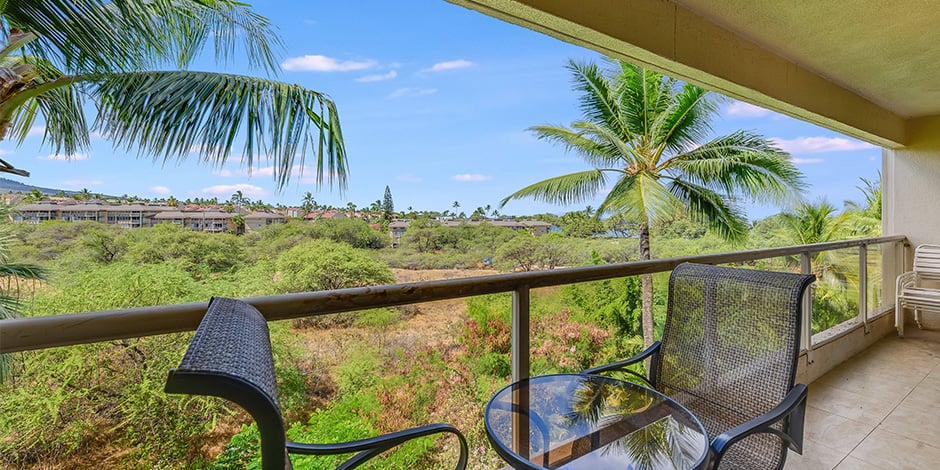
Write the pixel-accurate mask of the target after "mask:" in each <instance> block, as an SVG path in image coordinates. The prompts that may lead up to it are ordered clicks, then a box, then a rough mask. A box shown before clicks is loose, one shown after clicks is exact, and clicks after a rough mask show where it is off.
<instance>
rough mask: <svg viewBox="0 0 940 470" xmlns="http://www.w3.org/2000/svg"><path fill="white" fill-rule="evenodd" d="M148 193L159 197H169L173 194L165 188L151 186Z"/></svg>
mask: <svg viewBox="0 0 940 470" xmlns="http://www.w3.org/2000/svg"><path fill="white" fill-rule="evenodd" d="M150 192H152V193H156V194H159V195H161V196H169V195H170V194H172V193H173V191H171V190H170V188H168V187H166V186H152V187H151V188H150Z"/></svg>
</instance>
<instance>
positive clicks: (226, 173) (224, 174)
mask: <svg viewBox="0 0 940 470" xmlns="http://www.w3.org/2000/svg"><path fill="white" fill-rule="evenodd" d="M212 174H214V175H216V176H221V177H223V178H228V177H231V176H235V173H234V172H232V170H229V169H226V168H219V169H218V170H216V171H213V172H212Z"/></svg>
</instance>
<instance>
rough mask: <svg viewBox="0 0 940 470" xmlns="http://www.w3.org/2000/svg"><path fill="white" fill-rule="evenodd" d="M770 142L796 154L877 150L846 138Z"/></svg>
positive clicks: (772, 138) (809, 138) (869, 145)
mask: <svg viewBox="0 0 940 470" xmlns="http://www.w3.org/2000/svg"><path fill="white" fill-rule="evenodd" d="M770 140H771V142H773V143H774V144H776V145H777V146H778V147H780V148H781V149H783V150H784V151H786V152H790V153H796V154H802V153H820V152H847V151H852V150H865V149H873V148H877V147H875V146H874V145H872V144H869V143H867V142H862V141H858V140H853V139H846V138H844V137H797V138H795V139H781V138H779V137H771V138H770Z"/></svg>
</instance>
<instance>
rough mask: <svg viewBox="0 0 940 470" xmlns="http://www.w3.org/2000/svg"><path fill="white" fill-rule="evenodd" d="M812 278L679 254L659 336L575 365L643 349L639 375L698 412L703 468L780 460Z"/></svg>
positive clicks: (795, 399) (795, 393)
mask: <svg viewBox="0 0 940 470" xmlns="http://www.w3.org/2000/svg"><path fill="white" fill-rule="evenodd" d="M814 280H815V276H813V275H811V274H810V275H801V274H791V273H779V272H768V271H757V270H751V269H737V268H726V267H718V266H709V265H701V264H692V263H684V264H681V265H679V266H677V267H676V268H675V269H674V270H673V272H672V276H671V277H670V279H669V300H668V306H667V313H666V325H665V329H664V330H663V338H662V341H657V342H655V343H653V344H652V345H651V346H650V347H649V348H648V349H646V350H645V351H643V352H642V353H640V354H637V355H636V356H634V357H632V358H630V359H627V360H624V361H620V362H616V363H613V364H608V365H604V366H600V367H595V368H592V369H588V370H585V371H584V372H583V373H586V374H597V373H602V372H608V371H614V370H618V369H623V368H624V367H625V366H627V365H629V364H634V363H636V362H639V361H642V360H644V359H646V358H651V367H650V374H649V378H648V379H646V378H645V377H644V378H643V379H644V380H646V381H647V383H648V384H649V385H651V386H652V387H653V388H655V389H657V390H659V391H660V392H662V393H664V394H666V395H668V396H670V397H672V398H673V399H674V400H676V401H678V402H679V403H681V404H683V405H684V406H685V407H686V408H688V409H689V410H691V411H692V412H693V413H694V414H695V415H696V416H697V417H698V418H699V420H700V421H701V422H702V425H704V426H705V429H706V431H707V432H708V435H709V436H710V437H712V441H711V449H710V453H711V464H710V465H711V468H720V469H747V470H757V469H779V468H783V464H784V462H785V460H786V456H787V448H788V447H789V448H790V449H793V450H794V451H795V452H797V453H802V448H803V420H804V416H805V413H806V385H803V384H797V385H794V384H793V382H794V379H795V376H796V367H797V362H798V358H799V354H800V326H801V311H802V305H803V303H802V299H803V293H804V292H805V290H806V288H807V287H808V286H809V285H810V284H812V283H813V281H814Z"/></svg>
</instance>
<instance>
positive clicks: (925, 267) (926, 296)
mask: <svg viewBox="0 0 940 470" xmlns="http://www.w3.org/2000/svg"><path fill="white" fill-rule="evenodd" d="M905 308H909V309H912V310H914V322H915V323H916V324H917V327H918V328H920V327H921V321H920V312H921V310H929V311H935V312H940V245H920V246H918V247H917V249H916V250H914V270H913V271H908V272H906V273H904V274H901V275H900V276H898V282H897V300H896V301H895V305H894V325H895V326H896V327H897V329H898V335H900V336H904V309H905Z"/></svg>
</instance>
